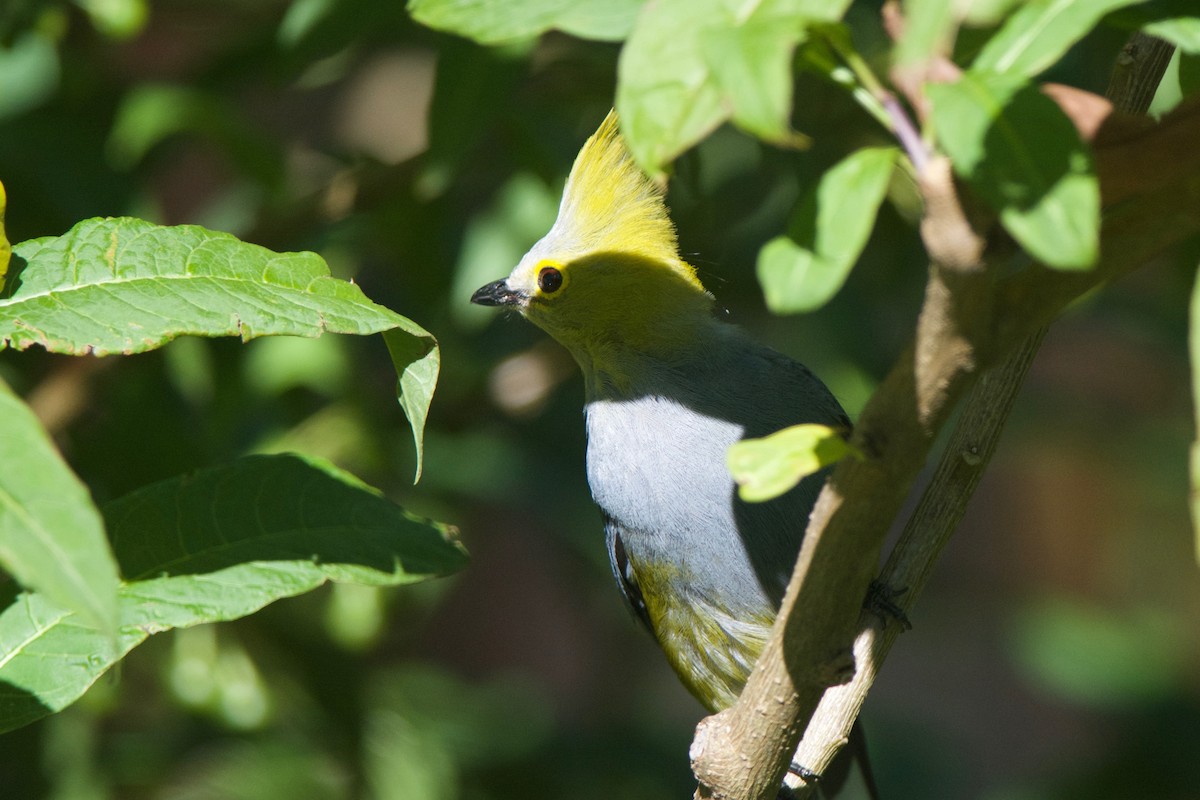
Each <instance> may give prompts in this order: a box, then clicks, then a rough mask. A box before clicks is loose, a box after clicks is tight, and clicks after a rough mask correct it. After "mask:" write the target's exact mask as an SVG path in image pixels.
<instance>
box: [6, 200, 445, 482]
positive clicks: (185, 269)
mask: <svg viewBox="0 0 1200 800" xmlns="http://www.w3.org/2000/svg"><path fill="white" fill-rule="evenodd" d="M11 272H12V275H10V280H9V282H8V284H9V285H8V287H7V290H6V292H5V295H6V296H4V297H0V348H2V347H4V346H11V347H15V348H17V349H19V350H23V349H25V348H27V347H30V346H31V345H35V344H36V345H40V346H41V347H44V348H45V349H47V350H50V351H51V352H56V353H67V354H72V355H80V354H88V353H91V354H95V355H107V354H110V353H140V352H144V351H146V350H152V349H154V348H156V347H160V346H161V345H163V344H165V343H166V342H168V341H170V340H172V339H174V338H176V337H178V336H185V335H194V336H239V337H241V338H242V339H243V340H247V339H251V338H254V337H256V336H268V335H294V336H308V337H315V336H320V335H321V334H322V333H351V334H359V335H363V334H369V333H379V332H384V331H387V332H389V336H388V347H389V349H390V350H391V351H392V353H393V358H394V361H395V363H396V366H397V370H398V375H399V378H400V387H399V388H400V389H401V390H402V393H403V397H402V398H401V405H402V407H403V408H404V411H405V413H406V414H407V415H408V418H409V420H410V422H412V423H413V435H414V437H415V438H416V440H417V442H418V444H419V443H420V441H421V434H422V431H421V428H420V426H422V425H423V424H424V420H425V414H424V411H423V410H422V409H425V408H428V406H429V400H430V394H431V393H432V391H433V383H434V381H436V378H437V369H436V364H437V361H438V356H437V344H436V342H435V341H434V339H433V337H432V336H430V335H429V333H427V332H426V331H425V330H423V329H422V328H421V327H420V326H418V325H416V324H415V323H413V322H412V321H411V320H409V319H407V318H405V317H402V316H401V315H399V314H397V313H395V312H393V311H390V310H388V309H387V308H384V307H383V306H380V305H376V304H375V303H373V302H371V301H370V300H369V299H367V297H366V295H364V294H363V293H362V290H361V289H359V287H358V286H357V285H355V284H353V283H351V282H348V281H343V280H338V279H335V278H333V277H331V276H330V274H329V268H328V267H327V266H326V265H325V262H324V260H323V259H321V257H320V256H318V255H316V254H315V253H274V252H272V251H270V250H267V249H266V248H263V247H258V246H257V245H252V244H247V243H245V242H240V241H238V240H237V239H236V238H234V237H233V236H230V235H229V234H225V233H216V232H213V231H208V230H205V229H204V228H200V227H197V226H194V225H181V226H177V227H162V226H158V225H153V224H151V223H149V222H144V221H142V220H138V219H131V218H119V219H92V220H85V221H84V222H80V223H79V224H77V225H76V226H75V227H74V228H72V229H71V230H70V231H68V232H67V233H66V234H65V235H63V236H58V237H47V238H43V239H34V240H31V241H28V242H22V243H21V244H19V245H17V247H16V248H15V249H14V267H13V269H12V270H11ZM405 339H407V340H409V341H408V342H407V343H405V342H403V341H402V340H405ZM397 352H399V353H401V355H402V356H404V357H403V358H400V359H396V358H395V353H397ZM418 459H419V454H418Z"/></svg>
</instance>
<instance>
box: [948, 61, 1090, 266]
mask: <svg viewBox="0 0 1200 800" xmlns="http://www.w3.org/2000/svg"><path fill="white" fill-rule="evenodd" d="M927 91H928V93H929V98H930V100H931V101H932V103H933V121H934V125H935V129H936V131H937V135H938V139H939V141H940V143H941V145H942V147H943V148H944V149H945V152H946V153H947V154H948V155H949V156H950V158H951V160H952V161H953V162H954V170H955V172H957V173H958V174H959V175H961V176H962V177H963V178H965V179H966V180H967V181H968V182H969V183H970V184H971V187H972V188H973V189H974V190H975V191H976V192H977V193H978V194H979V195H980V197H982V198H983V199H984V200H985V201H986V202H987V203H988V204H989V205H991V206H992V208H994V209H996V211H997V212H998V213H999V215H1000V222H1001V224H1002V225H1003V226H1004V227H1005V229H1006V230H1007V231H1008V232H1009V233H1010V234H1012V236H1013V238H1014V239H1016V240H1017V242H1019V243H1020V244H1021V246H1022V247H1024V248H1025V250H1027V251H1028V252H1029V254H1030V255H1032V256H1033V257H1034V258H1036V259H1038V260H1040V261H1042V262H1043V263H1045V264H1046V265H1047V266H1050V267H1054V268H1057V269H1088V268H1090V267H1091V266H1092V265H1093V264H1095V263H1096V258H1097V257H1098V254H1099V239H1100V186H1099V182H1098V181H1097V179H1096V175H1095V172H1094V170H1093V167H1092V160H1091V156H1090V154H1089V153H1088V150H1087V148H1086V146H1085V145H1084V144H1083V142H1082V141H1080V139H1079V134H1078V132H1077V131H1076V130H1075V126H1074V125H1072V124H1071V121H1070V120H1069V119H1067V117H1066V115H1064V114H1063V112H1062V110H1061V109H1060V108H1059V107H1058V106H1057V105H1055V103H1054V101H1052V100H1051V99H1050V98H1048V97H1046V96H1045V95H1044V94H1042V93H1041V92H1040V91H1038V90H1037V88H1036V87H1034V86H1031V85H1029V84H1028V83H1026V82H1025V81H1024V80H1023V79H1021V78H1014V77H1013V76H1011V75H996V74H992V73H974V72H967V73H965V74H964V75H963V76H962V78H961V79H960V80H959V81H957V82H956V83H943V84H932V85H930V86H928V87H927Z"/></svg>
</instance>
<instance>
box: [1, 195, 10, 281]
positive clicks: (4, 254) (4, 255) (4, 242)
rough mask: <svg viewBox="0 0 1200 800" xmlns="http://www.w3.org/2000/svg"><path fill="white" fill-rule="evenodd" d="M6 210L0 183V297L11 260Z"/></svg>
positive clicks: (6, 206) (6, 204)
mask: <svg viewBox="0 0 1200 800" xmlns="http://www.w3.org/2000/svg"><path fill="white" fill-rule="evenodd" d="M7 209H8V195H7V194H6V193H5V191H4V184H3V183H0V297H2V296H3V295H4V276H5V275H7V274H8V261H9V259H10V258H12V244H11V243H10V242H9V241H8V234H7V233H5V230H4V212H5V211H6V210H7Z"/></svg>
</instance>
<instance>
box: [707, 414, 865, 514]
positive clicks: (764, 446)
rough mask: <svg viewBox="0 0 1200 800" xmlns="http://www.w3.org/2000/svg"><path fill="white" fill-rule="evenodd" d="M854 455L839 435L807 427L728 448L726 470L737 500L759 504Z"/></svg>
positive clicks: (812, 425)
mask: <svg viewBox="0 0 1200 800" xmlns="http://www.w3.org/2000/svg"><path fill="white" fill-rule="evenodd" d="M854 452H856V451H855V450H854V449H853V448H852V447H851V446H850V444H849V443H847V442H846V440H845V439H844V438H842V433H841V432H839V431H837V430H836V429H834V428H831V427H829V426H828V425H817V424H815V423H808V424H804V425H793V426H792V427H790V428H784V429H783V430H781V431H778V432H777V433H772V434H771V435H770V436H764V437H763V438H761V439H743V440H742V441H740V442H737V443H736V444H734V445H733V446H732V447H730V448H729V455H728V466H729V472H730V474H732V475H733V479H734V481H736V482H737V484H738V496H739V497H741V498H742V499H743V500H745V501H746V502H748V503H758V502H762V501H764V500H770V499H772V498H775V497H778V496H779V495H781V494H783V493H784V492H786V491H788V490H789V489H791V488H792V487H793V486H795V485H796V484H797V483H799V482H800V480H801V479H802V478H804V477H806V476H808V475H812V474H813V473H814V472H817V471H819V470H821V469H823V468H824V467H827V466H829V465H830V464H833V463H835V462H837V461H839V460H840V459H842V458H844V457H845V456H847V455H849V454H850V453H854Z"/></svg>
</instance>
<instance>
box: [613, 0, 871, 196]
mask: <svg viewBox="0 0 1200 800" xmlns="http://www.w3.org/2000/svg"><path fill="white" fill-rule="evenodd" d="M847 5H848V2H845V1H844V0H835V2H819V1H818V0H763V2H759V3H755V4H752V5H751V6H749V7H747V6H746V5H745V4H744V3H741V2H738V1H737V0H656V2H654V3H651V4H648V5H647V6H646V7H645V8H644V9H643V11H642V13H641V14H640V15H639V16H638V19H637V24H636V25H635V26H634V29H633V32H632V33H631V34H630V36H629V40H628V41H627V42H626V43H625V47H624V49H622V51H621V59H620V61H619V62H618V65H617V78H618V80H617V111H618V112H620V114H621V129H622V131H623V132H624V133H625V135H626V138H627V139H628V141H629V147H630V150H631V152H632V153H633V155H634V158H635V159H637V161H638V163H640V164H642V166H643V167H645V168H646V169H647V170H648V171H650V172H655V173H657V172H659V171H661V168H662V166H663V165H665V164H667V163H668V162H669V161H670V160H671V159H673V158H674V157H675V156H677V155H679V154H680V153H682V152H683V151H684V150H686V149H687V148H689V147H691V146H692V145H693V144H695V143H696V142H698V141H699V140H700V139H702V138H703V137H704V136H705V135H707V134H708V133H709V132H710V131H712V130H713V129H714V128H716V127H717V126H718V125H720V124H721V123H722V122H724V121H725V120H727V119H729V118H730V117H731V116H734V115H735V114H736V115H737V116H738V121H739V122H740V123H741V124H743V125H745V126H746V127H747V128H748V129H751V130H758V129H761V130H763V131H766V132H767V133H768V138H771V139H779V138H780V137H781V136H782V137H784V138H787V127H786V122H787V117H788V111H789V109H790V101H791V94H792V81H791V72H790V69H789V61H790V57H791V52H792V50H793V49H794V48H795V46H796V44H797V43H798V42H799V41H800V39H801V38H802V37H803V33H804V30H805V28H806V26H807V25H808V24H809V23H812V22H832V21H836V20H838V19H840V18H841V15H842V13H843V12H844V11H845V8H846V6H847ZM747 8H749V10H747ZM760 47H761V48H762V49H761V51H759V50H758V49H757V48H760ZM710 48H716V52H710ZM714 64H716V65H717V66H716V69H715V70H714ZM764 79H765V80H767V81H768V83H767V84H766V85H758V84H757V82H758V81H760V80H764ZM752 84H753V85H752Z"/></svg>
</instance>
